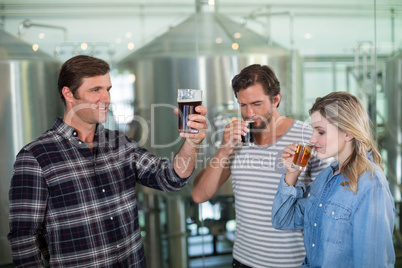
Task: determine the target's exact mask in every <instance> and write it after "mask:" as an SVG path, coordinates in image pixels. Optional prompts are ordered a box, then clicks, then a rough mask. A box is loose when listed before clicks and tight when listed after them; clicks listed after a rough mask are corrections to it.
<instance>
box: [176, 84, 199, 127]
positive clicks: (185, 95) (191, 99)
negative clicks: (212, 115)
mask: <svg viewBox="0 0 402 268" xmlns="http://www.w3.org/2000/svg"><path fill="white" fill-rule="evenodd" d="M177 103H178V105H179V132H184V133H198V130H197V129H193V128H191V127H189V126H188V125H187V121H188V116H189V115H190V114H198V113H197V112H196V111H195V107H197V106H199V105H201V103H202V91H201V90H200V89H179V90H178V92H177Z"/></svg>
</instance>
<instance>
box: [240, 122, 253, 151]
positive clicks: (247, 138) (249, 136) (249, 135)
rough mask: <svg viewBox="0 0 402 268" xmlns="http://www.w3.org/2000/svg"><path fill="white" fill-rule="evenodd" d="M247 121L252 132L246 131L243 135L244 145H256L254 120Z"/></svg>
mask: <svg viewBox="0 0 402 268" xmlns="http://www.w3.org/2000/svg"><path fill="white" fill-rule="evenodd" d="M246 122H247V123H248V125H247V128H248V129H249V130H250V132H248V133H247V132H246V135H245V136H243V135H241V142H242V143H243V146H254V141H255V137H254V121H246Z"/></svg>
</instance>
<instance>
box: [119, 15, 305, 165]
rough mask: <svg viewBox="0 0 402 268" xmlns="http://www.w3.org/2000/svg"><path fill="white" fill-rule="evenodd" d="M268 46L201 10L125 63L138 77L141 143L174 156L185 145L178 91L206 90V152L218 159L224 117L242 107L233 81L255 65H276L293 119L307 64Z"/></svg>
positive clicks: (284, 100) (285, 107)
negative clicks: (180, 134) (180, 130)
mask: <svg viewBox="0 0 402 268" xmlns="http://www.w3.org/2000/svg"><path fill="white" fill-rule="evenodd" d="M268 43H269V42H268V38H266V37H263V36H261V35H259V34H256V33H255V32H253V31H251V30H249V29H247V28H246V27H245V26H244V25H241V24H238V23H235V22H233V21H232V20H231V19H229V18H228V17H226V16H224V15H222V14H220V13H219V12H215V11H214V10H212V11H211V10H207V11H205V10H202V9H200V10H198V11H197V12H196V13H195V14H193V15H191V16H190V17H189V18H188V19H187V20H185V21H184V22H182V23H181V24H179V25H178V26H175V27H173V28H171V29H170V30H169V31H168V32H166V33H165V34H163V35H161V36H159V37H157V38H155V39H154V40H153V41H151V42H150V43H148V44H147V45H145V46H144V47H142V48H140V49H138V50H137V51H135V52H134V53H132V54H130V55H128V56H127V57H125V58H124V59H122V60H121V61H119V62H118V63H117V67H118V68H122V69H128V70H129V71H130V72H131V73H132V74H134V75H135V83H134V92H135V94H134V96H135V97H134V98H135V99H134V109H135V115H136V117H137V119H141V120H134V121H135V122H134V124H133V125H134V126H136V127H137V132H136V134H137V140H141V141H142V142H143V145H144V147H146V148H148V149H149V150H151V151H153V152H154V153H156V154H158V155H160V156H164V157H172V154H173V153H174V152H176V151H177V150H178V149H179V146H180V145H181V142H180V138H178V132H177V124H178V123H177V117H176V116H175V115H174V114H173V108H174V107H177V101H176V98H177V89H179V88H197V89H201V90H202V91H203V106H205V107H207V108H208V119H209V123H210V126H209V130H208V136H207V139H206V142H205V148H204V150H203V152H204V153H205V155H208V157H209V156H211V155H213V153H214V151H215V150H216V145H218V143H219V140H220V137H221V135H220V133H219V129H220V128H221V127H222V126H221V125H220V124H224V122H225V120H223V121H222V120H221V119H222V115H223V116H224V115H225V114H226V113H227V111H231V112H230V113H232V112H233V110H237V108H238V105H237V100H236V98H235V97H234V94H233V90H232V88H231V80H232V78H233V77H234V76H235V75H236V74H238V73H239V72H240V70H241V69H243V68H244V67H246V66H248V65H250V64H253V63H259V64H267V65H269V66H271V67H273V69H274V70H275V72H276V74H277V76H278V79H279V80H280V83H281V89H282V95H283V96H282V102H281V104H280V107H279V108H280V111H281V112H282V113H283V114H286V115H288V116H294V115H295V114H297V113H298V112H299V111H296V110H295V107H297V105H296V102H295V101H294V99H295V98H296V97H297V96H299V98H300V100H302V98H303V96H302V95H303V94H301V93H300V90H298V88H299V89H301V86H300V81H292V80H293V79H292V76H293V74H292V70H293V71H297V72H301V68H300V66H301V62H300V61H298V58H297V57H294V56H295V55H296V53H295V52H294V51H290V50H288V49H286V48H284V47H282V46H280V45H278V44H276V43H275V42H270V43H269V45H268ZM294 77H301V76H300V75H295V76H294ZM298 103H302V102H301V101H300V102H298ZM142 119H144V120H142ZM139 121H142V122H147V124H140V122H139ZM144 128H146V129H145V130H144ZM139 132H141V133H142V134H140V135H139ZM200 163H204V161H202V162H200ZM201 165H202V164H201Z"/></svg>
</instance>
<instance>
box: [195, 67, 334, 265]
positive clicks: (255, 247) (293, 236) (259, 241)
mask: <svg viewBox="0 0 402 268" xmlns="http://www.w3.org/2000/svg"><path fill="white" fill-rule="evenodd" d="M232 87H233V90H234V93H235V95H236V97H237V100H238V102H239V105H240V109H241V113H242V117H243V119H244V120H245V121H254V129H255V140H256V145H255V146H252V147H245V146H241V143H240V141H241V136H242V135H245V133H246V132H249V129H248V128H247V123H246V122H245V121H241V120H236V121H233V122H232V123H230V124H228V125H227V126H226V127H225V130H224V134H223V139H222V142H221V146H220V148H219V149H218V150H217V152H216V154H215V156H214V158H213V159H212V160H211V161H210V162H209V164H208V166H207V167H206V168H204V169H203V170H201V171H200V172H199V173H198V174H197V176H196V178H195V180H194V188H193V190H192V197H193V199H194V201H195V202H197V203H202V202H205V201H208V200H209V199H210V198H212V197H213V196H214V194H215V193H216V192H217V191H218V189H219V188H220V187H221V186H222V185H223V184H224V183H225V182H226V181H227V180H228V178H229V177H230V175H231V176H232V186H233V193H234V196H235V211H236V238H235V242H234V247H233V267H246V268H247V267H253V268H259V267H261V268H266V267H275V268H277V267H300V265H301V264H302V262H303V259H304V257H305V250H304V244H303V233H302V231H279V230H276V229H274V228H273V226H272V224H271V210H272V202H273V199H274V197H275V194H276V191H277V188H278V183H279V180H280V178H281V175H282V174H283V173H284V172H286V169H285V167H284V166H283V164H282V163H281V161H280V154H281V153H282V151H283V149H284V147H286V146H288V145H289V144H291V143H294V142H299V141H308V140H309V139H310V137H311V134H312V129H311V127H310V126H309V125H308V124H306V123H304V122H301V121H298V120H294V119H291V118H288V117H285V116H283V115H281V114H279V112H278V110H277V108H278V106H279V103H280V101H281V93H280V86H279V81H278V79H277V78H276V76H275V74H274V72H273V71H272V69H271V68H270V67H268V66H261V65H259V64H254V65H250V66H248V67H246V68H244V69H243V70H242V71H241V72H240V74H238V75H236V76H235V77H234V78H233V80H232ZM328 165H329V161H326V162H324V161H320V160H318V159H317V158H316V157H313V158H312V159H311V160H310V162H309V164H308V168H307V170H306V171H305V172H302V174H301V177H299V179H300V180H301V181H303V182H305V183H309V182H311V181H312V180H313V179H314V178H315V177H316V176H317V175H318V173H319V172H320V171H321V170H323V169H324V168H325V167H327V166H328Z"/></svg>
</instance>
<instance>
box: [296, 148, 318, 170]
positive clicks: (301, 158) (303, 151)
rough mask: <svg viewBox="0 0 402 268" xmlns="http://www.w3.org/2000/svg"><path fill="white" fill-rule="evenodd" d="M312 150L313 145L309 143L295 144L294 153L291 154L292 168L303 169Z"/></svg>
mask: <svg viewBox="0 0 402 268" xmlns="http://www.w3.org/2000/svg"><path fill="white" fill-rule="evenodd" d="M312 150H313V145H312V144H310V143H305V144H303V143H300V144H299V145H297V149H296V152H295V155H294V156H293V161H292V162H293V165H292V167H293V168H296V169H299V170H302V171H304V170H305V169H306V166H307V163H308V160H309V159H310V157H311V155H312V154H311V152H312Z"/></svg>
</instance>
